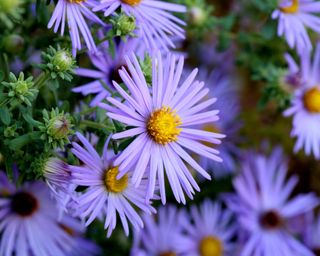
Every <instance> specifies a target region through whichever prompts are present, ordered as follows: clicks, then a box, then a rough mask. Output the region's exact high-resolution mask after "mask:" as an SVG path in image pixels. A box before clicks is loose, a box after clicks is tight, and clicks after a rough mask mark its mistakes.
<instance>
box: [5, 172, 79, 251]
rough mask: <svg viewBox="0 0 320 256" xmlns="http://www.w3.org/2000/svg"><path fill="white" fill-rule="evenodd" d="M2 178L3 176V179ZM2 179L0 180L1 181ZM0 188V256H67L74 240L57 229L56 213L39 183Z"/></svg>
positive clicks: (6, 182)
mask: <svg viewBox="0 0 320 256" xmlns="http://www.w3.org/2000/svg"><path fill="white" fill-rule="evenodd" d="M2 176H3V175H2ZM4 179H5V178H4V177H1V180H4ZM4 184H7V186H6V187H4V188H3V187H0V191H1V190H6V193H1V194H0V233H1V240H0V255H3V256H11V255H17V256H22V255H34V256H43V255H48V256H57V255H61V256H63V255H68V252H69V251H70V249H71V248H72V246H73V244H74V240H73V238H72V237H71V236H69V235H68V234H67V233H66V232H64V231H63V230H62V229H61V228H60V227H59V225H58V210H57V208H56V205H55V202H54V201H52V200H51V197H50V190H48V187H47V186H46V185H45V183H42V182H34V183H31V184H26V185H24V186H23V187H22V188H15V189H13V185H9V186H8V184H9V183H8V181H5V182H1V183H0V186H2V185H4Z"/></svg>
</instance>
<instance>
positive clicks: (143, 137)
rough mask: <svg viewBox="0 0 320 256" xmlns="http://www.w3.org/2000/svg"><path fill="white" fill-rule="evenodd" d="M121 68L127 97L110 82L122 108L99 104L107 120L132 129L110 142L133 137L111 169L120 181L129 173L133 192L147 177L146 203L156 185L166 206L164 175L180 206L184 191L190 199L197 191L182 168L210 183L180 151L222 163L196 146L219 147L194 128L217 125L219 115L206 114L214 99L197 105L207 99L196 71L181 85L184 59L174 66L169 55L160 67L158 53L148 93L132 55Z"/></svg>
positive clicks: (212, 151)
mask: <svg viewBox="0 0 320 256" xmlns="http://www.w3.org/2000/svg"><path fill="white" fill-rule="evenodd" d="M126 64H127V67H128V70H129V72H130V74H131V75H129V73H128V72H127V71H126V69H125V68H122V69H121V70H120V71H119V74H120V77H121V78H122V80H123V82H124V83H125V85H126V86H127V88H128V90H129V92H130V95H129V94H128V93H127V92H126V91H124V90H123V89H122V88H121V87H120V86H119V84H117V83H116V82H114V86H115V88H116V90H117V91H118V92H119V94H120V95H121V96H122V97H123V98H124V99H125V100H126V103H125V104H124V103H122V102H120V101H119V100H117V99H113V98H110V97H109V98H108V101H109V102H110V103H111V104H113V105H114V106H115V107H112V106H110V105H107V104H104V103H101V104H100V106H101V107H103V108H105V109H106V110H107V111H108V113H107V115H108V116H109V117H110V118H112V119H114V120H117V121H119V122H122V123H124V124H126V125H128V126H130V127H133V128H131V129H129V130H126V131H124V132H121V133H117V134H115V135H113V138H114V139H122V138H127V137H133V136H136V138H135V139H134V140H133V142H132V143H131V144H130V145H129V146H128V147H127V148H126V149H125V150H124V151H123V152H122V153H121V155H120V156H119V157H117V159H116V160H115V165H117V166H119V173H120V175H119V178H120V177H122V176H123V175H125V174H126V173H129V172H130V173H133V176H132V181H133V183H134V184H135V186H139V184H140V182H141V180H142V178H143V177H144V174H145V173H147V176H148V178H149V183H148V194H147V198H152V196H153V194H154V189H155V185H156V183H157V182H156V181H158V182H159V187H160V193H161V199H162V203H163V204H165V202H166V193H165V178H164V177H165V173H166V175H167V177H168V180H169V184H170V186H171V188H172V191H173V193H174V196H175V198H176V200H177V201H178V202H183V203H185V196H184V191H185V192H186V194H187V195H188V196H189V197H190V198H192V197H193V193H194V189H196V190H197V191H199V190H200V188H199V186H198V185H197V183H196V181H195V180H194V178H193V176H192V175H191V173H190V170H189V169H188V168H187V166H186V164H185V162H187V163H188V164H189V165H190V166H191V167H193V168H194V169H195V170H196V171H197V172H199V173H200V174H201V175H202V176H204V177H205V178H207V179H210V175H209V174H208V173H207V171H206V170H204V169H203V168H202V167H201V166H200V165H199V164H198V163H197V162H196V161H195V160H194V159H193V158H192V157H191V156H190V154H189V153H188V152H187V151H186V150H185V149H187V150H190V151H192V152H194V153H196V154H199V155H202V156H205V157H208V158H210V159H212V160H215V161H218V162H220V161H222V159H221V158H220V157H218V156H217V155H218V154H219V151H218V150H216V149H214V148H212V147H208V146H206V145H203V144H202V143H201V141H202V142H203V141H205V142H210V143H214V144H219V143H220V138H223V137H224V135H221V134H219V133H214V132H207V131H203V130H201V129H198V128H196V127H197V126H199V125H200V124H205V123H212V122H215V121H217V120H218V119H219V118H218V116H217V114H218V112H219V111H218V110H207V108H208V107H209V106H210V105H212V104H213V103H214V102H215V101H216V99H213V98H209V99H207V100H206V101H201V100H202V99H203V98H204V97H205V96H206V95H208V93H209V89H207V88H204V83H203V82H199V81H195V80H194V79H195V77H196V75H197V72H198V70H197V69H195V70H194V71H192V72H191V74H190V75H189V76H188V77H187V79H186V80H185V81H184V82H183V83H180V77H181V74H182V70H183V64H184V59H183V57H180V58H179V61H178V63H176V57H175V56H174V55H171V54H168V56H167V58H166V59H165V60H164V61H163V60H162V58H161V56H160V54H159V53H158V55H157V56H154V57H153V68H152V70H153V75H152V89H150V88H149V87H148V85H147V83H146V81H145V78H144V75H143V73H142V71H141V68H140V65H139V63H138V60H137V58H136V57H135V56H134V54H131V55H130V57H126ZM204 110H205V111H204ZM184 148H185V149H184ZM184 161H185V162H184Z"/></svg>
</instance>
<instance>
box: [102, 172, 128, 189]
mask: <svg viewBox="0 0 320 256" xmlns="http://www.w3.org/2000/svg"><path fill="white" fill-rule="evenodd" d="M118 174H119V170H118V167H113V168H111V169H109V170H106V172H105V174H104V178H103V179H104V185H105V186H106V189H107V190H108V191H109V192H113V193H121V192H123V191H124V190H125V189H126V188H127V187H128V175H124V176H123V177H122V178H121V179H117V176H118Z"/></svg>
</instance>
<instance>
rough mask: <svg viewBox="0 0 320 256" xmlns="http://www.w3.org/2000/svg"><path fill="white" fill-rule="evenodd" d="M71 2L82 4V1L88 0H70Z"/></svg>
mask: <svg viewBox="0 0 320 256" xmlns="http://www.w3.org/2000/svg"><path fill="white" fill-rule="evenodd" d="M68 1H69V3H72V4H81V3H82V2H85V1H86V0H68Z"/></svg>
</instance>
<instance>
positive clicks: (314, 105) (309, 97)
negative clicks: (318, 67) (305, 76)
mask: <svg viewBox="0 0 320 256" xmlns="http://www.w3.org/2000/svg"><path fill="white" fill-rule="evenodd" d="M303 103H304V107H305V108H306V109H307V110H308V111H309V112H312V113H320V89H319V88H318V87H316V86H315V87H313V88H311V89H309V90H308V91H306V93H305V94H304V96H303Z"/></svg>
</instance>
